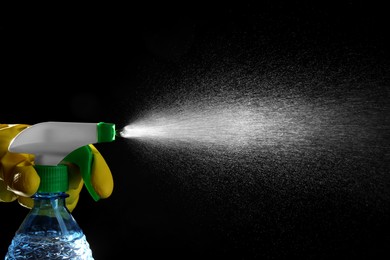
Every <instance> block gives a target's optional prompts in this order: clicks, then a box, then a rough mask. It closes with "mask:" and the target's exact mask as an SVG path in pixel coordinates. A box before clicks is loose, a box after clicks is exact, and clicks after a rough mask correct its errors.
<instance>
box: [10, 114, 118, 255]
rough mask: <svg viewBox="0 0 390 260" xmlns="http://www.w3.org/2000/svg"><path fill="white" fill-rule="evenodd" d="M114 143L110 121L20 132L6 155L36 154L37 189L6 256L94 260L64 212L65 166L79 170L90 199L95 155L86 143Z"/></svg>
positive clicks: (56, 124) (53, 125) (59, 124)
mask: <svg viewBox="0 0 390 260" xmlns="http://www.w3.org/2000/svg"><path fill="white" fill-rule="evenodd" d="M113 140H115V125H114V124H111V123H103V122H101V123H76V122H44V123H39V124H35V125H32V126H30V127H28V128H26V129H25V130H23V131H22V132H20V133H19V134H18V135H17V136H16V137H15V138H14V139H13V140H12V142H11V143H10V146H9V151H10V152H15V153H28V154H34V155H35V161H34V167H35V169H36V171H37V173H38V175H39V176H40V179H41V180H40V186H39V189H38V191H37V193H36V194H34V195H33V199H34V206H33V208H32V209H31V210H30V212H29V213H28V214H27V216H26V217H25V219H24V221H23V222H22V224H21V225H20V227H19V229H18V230H17V231H16V233H15V236H14V238H13V239H12V242H11V244H10V246H9V248H8V252H7V254H6V256H5V259H6V260H11V259H93V256H92V251H91V249H90V246H89V243H88V242H87V239H86V237H85V235H84V233H83V231H82V229H81V228H80V227H79V225H78V224H77V222H76V220H75V219H74V218H73V216H72V215H71V213H70V211H69V210H68V209H67V208H66V204H65V198H66V197H68V195H67V194H66V191H67V190H68V167H67V166H66V165H65V163H64V162H68V163H73V164H76V165H78V166H79V168H80V173H81V174H82V177H83V181H84V184H85V186H86V188H87V190H88V191H89V193H90V194H91V196H92V197H93V198H94V200H95V201H97V200H99V196H98V194H97V193H96V192H95V190H94V189H93V187H92V184H91V175H90V174H91V165H92V160H93V155H92V151H91V148H90V147H89V144H93V143H101V142H111V141H113Z"/></svg>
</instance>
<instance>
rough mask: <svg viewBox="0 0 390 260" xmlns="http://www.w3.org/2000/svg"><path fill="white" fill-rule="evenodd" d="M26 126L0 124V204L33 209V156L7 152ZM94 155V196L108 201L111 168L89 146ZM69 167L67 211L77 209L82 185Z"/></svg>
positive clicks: (36, 182)
mask: <svg viewBox="0 0 390 260" xmlns="http://www.w3.org/2000/svg"><path fill="white" fill-rule="evenodd" d="M28 126H29V125H26V124H15V125H9V124H0V202H12V201H15V200H18V202H19V204H20V205H22V206H24V207H26V208H32V206H33V200H32V198H31V196H32V195H33V194H34V193H35V192H36V191H37V190H38V187H39V183H40V178H39V176H38V174H37V172H36V171H35V169H34V167H33V165H34V155H32V154H18V153H11V152H9V151H8V146H9V144H10V142H11V140H12V139H13V138H14V137H15V136H16V135H17V134H18V133H19V132H21V131H23V130H24V129H25V128H26V127H28ZM89 146H90V147H91V149H92V153H93V156H94V160H93V164H92V170H91V171H92V172H91V182H92V186H93V187H94V189H95V191H96V192H97V194H98V195H99V196H100V197H101V198H102V199H105V198H108V197H109V196H110V195H111V193H112V191H113V187H114V182H113V178H112V174H111V171H110V168H109V167H108V165H107V163H106V161H105V160H104V158H103V156H102V155H101V154H100V152H99V151H98V150H97V149H96V147H95V146H93V145H92V144H90V145H89ZM68 167H69V190H68V192H67V193H68V194H69V197H67V198H66V206H67V207H68V209H69V210H70V211H73V209H74V208H75V207H76V205H77V202H78V200H79V195H80V191H81V189H82V187H83V185H84V182H83V179H82V177H81V174H80V171H79V168H78V166H76V165H74V164H68Z"/></svg>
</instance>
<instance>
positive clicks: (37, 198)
mask: <svg viewBox="0 0 390 260" xmlns="http://www.w3.org/2000/svg"><path fill="white" fill-rule="evenodd" d="M67 197H69V195H68V194H66V193H65V192H53V193H43V192H38V193H36V194H34V195H33V196H32V198H33V199H34V208H41V209H43V208H46V209H48V208H61V207H66V204H65V198H67Z"/></svg>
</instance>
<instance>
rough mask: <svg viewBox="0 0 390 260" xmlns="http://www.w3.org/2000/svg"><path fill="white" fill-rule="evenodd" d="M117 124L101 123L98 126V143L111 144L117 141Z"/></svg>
mask: <svg viewBox="0 0 390 260" xmlns="http://www.w3.org/2000/svg"><path fill="white" fill-rule="evenodd" d="M115 134H116V132H115V124H112V123H104V122H100V123H98V124H97V141H98V143H102V142H111V141H114V140H115Z"/></svg>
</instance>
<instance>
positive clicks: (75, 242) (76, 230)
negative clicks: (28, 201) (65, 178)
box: [5, 192, 93, 260]
mask: <svg viewBox="0 0 390 260" xmlns="http://www.w3.org/2000/svg"><path fill="white" fill-rule="evenodd" d="M67 196H68V195H67V194H66V193H64V192H55V193H37V194H35V195H34V196H33V199H34V206H33V208H32V209H31V210H30V212H29V213H28V214H27V216H26V217H25V219H24V221H23V222H22V224H21V225H20V227H19V229H18V230H17V231H16V233H15V236H14V238H13V239H12V242H11V244H10V246H9V248H8V252H7V255H6V257H5V259H6V260H11V259H12V260H13V259H15V260H19V259H20V260H21V259H90V260H92V259H93V257H92V251H91V249H90V246H89V243H88V241H87V240H86V237H85V235H84V233H83V231H82V230H81V228H80V227H79V225H78V224H77V222H76V220H75V219H74V218H73V216H72V215H71V213H70V212H69V210H68V209H67V208H66V204H65V198H66V197H67Z"/></svg>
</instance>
